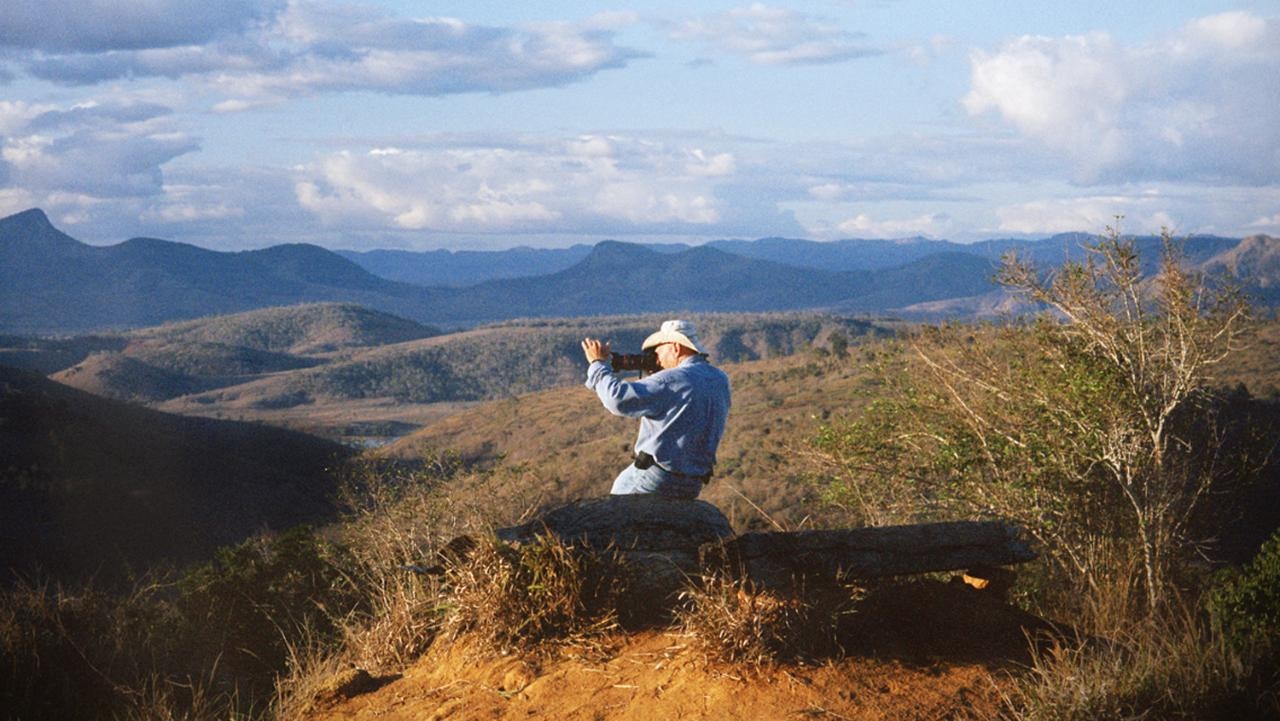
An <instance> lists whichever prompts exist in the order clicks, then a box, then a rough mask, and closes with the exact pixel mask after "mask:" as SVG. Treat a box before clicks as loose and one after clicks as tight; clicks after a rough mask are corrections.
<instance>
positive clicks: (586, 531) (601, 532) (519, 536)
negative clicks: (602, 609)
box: [497, 494, 733, 616]
mask: <svg viewBox="0 0 1280 721" xmlns="http://www.w3.org/2000/svg"><path fill="white" fill-rule="evenodd" d="M547 533H550V534H553V535H555V536H556V537H558V538H560V539H562V540H563V541H565V542H567V543H570V544H572V545H576V546H584V547H588V548H591V549H594V550H596V551H613V552H617V553H618V555H619V556H620V557H621V559H622V561H623V566H624V568H625V578H624V579H623V580H624V584H625V586H626V588H627V595H628V596H629V597H630V598H632V599H634V600H636V601H639V602H642V603H643V604H644V605H646V606H648V607H649V608H647V609H642V610H638V611H637V613H638V615H640V616H645V615H649V613H648V612H655V611H664V610H669V607H670V605H671V604H672V602H674V601H675V600H676V596H677V595H678V594H679V592H680V591H681V590H682V589H683V588H684V587H685V585H686V583H687V579H688V578H689V577H691V576H693V577H696V576H698V575H699V574H700V573H701V566H700V562H699V556H698V549H699V548H700V547H701V546H703V545H704V544H707V543H718V542H720V541H721V540H723V539H726V538H730V537H732V536H733V528H732V527H730V525H729V520H728V519H727V518H725V517H724V514H723V513H721V512H720V509H718V508H716V507H715V506H713V505H712V504H710V503H707V502H706V501H699V500H684V499H677V498H666V497H664V496H654V495H642V494H633V495H620V496H606V497H604V498H593V499H589V500H585V501H578V502H576V503H571V504H569V505H567V506H561V507H559V508H556V509H553V510H551V511H548V512H547V513H545V514H544V515H542V516H541V517H539V518H537V519H535V520H533V521H530V522H528V523H525V524H522V525H519V526H514V527H511V528H501V529H498V531H497V536H498V538H499V539H500V540H503V541H508V542H514V543H528V542H530V541H533V540H534V539H536V538H537V537H538V536H541V535H543V534H547Z"/></svg>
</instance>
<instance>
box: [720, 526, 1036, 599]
mask: <svg viewBox="0 0 1280 721" xmlns="http://www.w3.org/2000/svg"><path fill="white" fill-rule="evenodd" d="M1035 555H1036V554H1035V553H1034V552H1033V551H1032V550H1031V549H1030V547H1028V546H1027V544H1026V543H1025V542H1023V540H1022V539H1021V538H1020V533H1019V531H1018V529H1017V527H1015V526H1012V525H1009V524H1007V523H1002V522H999V521H947V522H943V523H920V524H913V525H907V526H884V527H879V528H853V529H845V530H829V531H791V532H782V533H744V534H742V535H740V536H738V537H736V538H733V539H728V540H722V541H717V542H713V543H708V544H705V545H703V547H702V548H701V550H700V562H701V564H702V565H703V566H704V567H705V568H708V569H715V568H719V569H721V570H722V571H724V572H728V573H730V574H732V575H735V576H740V577H741V576H745V577H746V578H748V579H750V580H751V581H752V582H754V583H755V584H756V585H758V586H763V587H766V588H789V587H793V586H795V585H797V584H799V583H805V582H808V583H812V582H840V581H844V580H848V579H855V578H875V577H880V576H899V575H906V574H912V573H927V572H930V571H954V570H962V569H969V568H979V567H990V566H1008V565H1013V564H1018V563H1024V562H1026V561H1029V560H1031V559H1033V558H1035Z"/></svg>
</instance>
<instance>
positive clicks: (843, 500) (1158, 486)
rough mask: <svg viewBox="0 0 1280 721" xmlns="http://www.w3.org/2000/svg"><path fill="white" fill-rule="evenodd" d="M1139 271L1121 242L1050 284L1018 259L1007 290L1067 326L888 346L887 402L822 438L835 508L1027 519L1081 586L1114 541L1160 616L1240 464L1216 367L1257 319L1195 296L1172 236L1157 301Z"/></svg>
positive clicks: (1223, 301) (1203, 294)
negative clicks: (1197, 532) (1225, 428)
mask: <svg viewBox="0 0 1280 721" xmlns="http://www.w3.org/2000/svg"><path fill="white" fill-rule="evenodd" d="M1139 267H1140V266H1139V262H1138V258H1137V254H1136V251H1135V249H1134V246H1133V244H1132V243H1131V242H1129V241H1126V240H1124V239H1122V238H1121V237H1120V236H1119V234H1118V233H1117V232H1115V231H1112V232H1111V234H1110V235H1109V236H1108V237H1106V238H1103V239H1102V240H1101V241H1099V242H1098V243H1097V244H1095V245H1094V246H1092V247H1090V249H1089V257H1088V259H1087V260H1086V261H1084V262H1069V263H1066V264H1065V265H1063V266H1062V267H1061V268H1060V269H1058V270H1057V271H1056V272H1055V273H1053V274H1052V275H1050V276H1048V277H1046V278H1042V277H1040V276H1039V275H1038V274H1037V273H1036V271H1035V270H1034V269H1033V268H1031V267H1030V266H1028V265H1026V264H1023V263H1021V262H1019V261H1018V260H1017V259H1016V258H1013V257H1011V258H1008V259H1006V263H1005V266H1004V268H1003V270H1002V272H1001V280H1002V282H1004V283H1005V284H1006V285H1009V286H1010V287H1012V288H1014V289H1015V290H1018V291H1020V292H1022V293H1024V294H1025V295H1026V296H1027V297H1028V298H1029V299H1031V300H1033V301H1037V302H1039V303H1042V304H1045V305H1047V306H1049V307H1050V308H1052V309H1053V312H1054V313H1053V315H1048V316H1044V317H1042V318H1041V319H1040V320H1039V321H1037V322H1036V323H1034V324H1031V325H1022V324H1006V325H1002V326H995V327H973V326H957V325H948V326H942V327H937V328H926V329H924V330H922V331H920V332H919V333H917V334H915V335H912V336H909V337H906V338H904V339H903V342H902V343H901V344H898V345H894V346H891V347H890V348H889V351H888V352H886V353H885V354H884V355H883V356H881V357H880V358H879V359H877V360H878V365H877V375H878V377H879V378H880V380H881V387H880V389H879V390H878V391H877V396H876V400H875V402H873V403H871V404H870V405H869V406H868V407H867V410H866V411H865V412H864V413H863V414H862V415H860V416H857V417H854V418H848V419H839V420H837V421H835V422H833V423H830V424H828V425H827V426H825V427H824V428H823V429H822V431H821V432H820V433H819V435H818V438H817V439H816V450H817V451H818V455H819V457H820V458H821V459H822V460H823V461H825V465H826V469H827V470H828V473H827V478H828V479H829V480H828V481H826V482H825V483H824V486H823V488H822V490H823V492H824V494H825V496H826V497H827V498H828V499H829V500H831V501H833V502H835V503H837V504H839V505H841V506H842V507H844V508H847V509H848V510H849V511H850V513H851V515H852V516H853V517H854V518H855V520H858V521H861V522H865V523H889V522H901V521H909V520H918V519H921V518H929V517H936V516H938V515H940V514H948V515H954V514H962V515H966V516H997V517H1003V518H1008V519H1013V520H1016V521H1018V522H1020V523H1021V524H1022V525H1023V526H1024V527H1026V528H1027V530H1028V531H1029V532H1030V533H1031V534H1032V535H1033V536H1035V537H1036V538H1037V539H1038V540H1039V541H1040V542H1041V545H1042V551H1043V553H1044V554H1045V556H1046V557H1047V558H1048V559H1049V561H1050V562H1051V563H1052V564H1054V565H1055V566H1056V567H1057V568H1058V569H1059V570H1060V572H1061V573H1062V574H1063V575H1065V576H1068V577H1074V578H1075V579H1076V581H1077V582H1078V583H1079V584H1080V587H1081V588H1089V587H1095V586H1097V584H1098V582H1099V580H1100V579H1099V574H1101V573H1104V572H1105V569H1103V568H1100V567H1099V565H1098V563H1097V559H1098V557H1099V552H1100V550H1101V549H1102V548H1103V547H1111V546H1114V545H1115V543H1116V542H1117V541H1118V542H1119V543H1120V547H1121V548H1128V549H1131V551H1132V553H1134V554H1136V557H1137V558H1139V559H1140V561H1141V563H1140V566H1141V568H1142V574H1143V576H1144V587H1143V592H1144V593H1145V595H1146V598H1147V600H1148V602H1149V603H1150V604H1151V605H1152V607H1154V605H1155V604H1156V603H1157V602H1158V601H1159V600H1160V599H1161V598H1162V597H1163V596H1164V594H1165V592H1166V587H1167V585H1168V574H1169V569H1170V565H1171V564H1172V563H1173V561H1174V559H1175V557H1176V555H1177V554H1178V553H1179V552H1180V550H1181V549H1182V548H1183V546H1184V543H1185V542H1186V541H1187V540H1188V539H1187V533H1188V531H1189V529H1190V527H1191V525H1192V519H1193V518H1194V517H1195V514H1196V513H1197V512H1198V510H1199V508H1200V505H1201V501H1202V500H1203V499H1204V497H1205V496H1206V495H1207V494H1208V492H1209V489H1210V488H1211V486H1212V485H1213V484H1214V483H1216V482H1219V481H1220V480H1221V479H1220V477H1219V476H1220V475H1221V471H1222V470H1223V469H1225V468H1227V467H1228V465H1229V464H1224V463H1221V460H1222V458H1221V456H1220V455H1218V452H1219V447H1218V446H1217V445H1216V441H1217V435H1218V432H1219V431H1220V428H1218V426H1217V420H1218V419H1217V418H1216V417H1215V415H1214V408H1215V403H1213V402H1210V401H1211V400H1212V396H1211V394H1210V393H1209V390H1208V385H1207V379H1208V374H1207V369H1209V368H1211V367H1212V366H1214V365H1216V364H1218V363H1219V362H1221V361H1222V360H1223V359H1224V358H1225V357H1226V356H1227V354H1228V353H1229V352H1230V351H1232V350H1233V349H1234V348H1235V347H1236V346H1237V345H1238V339H1239V338H1240V336H1241V334H1242V333H1243V330H1244V325H1245V320H1246V309H1245V307H1244V306H1243V304H1242V303H1241V302H1240V300H1239V299H1238V298H1236V297H1234V296H1232V295H1230V294H1229V293H1228V294H1217V295H1215V294H1214V293H1211V292H1208V291H1206V290H1205V289H1204V288H1203V287H1202V286H1200V285H1198V284H1197V282H1196V279H1194V278H1192V277H1191V276H1190V275H1188V274H1187V273H1186V271H1184V270H1183V269H1182V268H1181V266H1180V265H1179V264H1178V256H1177V253H1176V250H1175V249H1174V248H1173V247H1172V244H1171V243H1170V242H1168V238H1167V237H1166V253H1165V257H1164V259H1163V264H1162V266H1161V271H1160V274H1159V275H1158V276H1157V277H1156V278H1155V279H1154V280H1153V282H1152V285H1151V286H1150V287H1151V290H1150V291H1149V290H1148V286H1147V285H1146V284H1145V283H1144V282H1143V279H1142V278H1141V276H1140V271H1139Z"/></svg>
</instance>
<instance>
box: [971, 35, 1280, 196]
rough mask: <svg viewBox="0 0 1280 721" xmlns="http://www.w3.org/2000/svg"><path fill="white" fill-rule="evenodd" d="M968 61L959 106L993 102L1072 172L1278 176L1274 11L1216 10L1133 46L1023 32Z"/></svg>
mask: <svg viewBox="0 0 1280 721" xmlns="http://www.w3.org/2000/svg"><path fill="white" fill-rule="evenodd" d="M971 67H972V78H971V80H972V89H971V90H970V92H969V93H968V95H967V96H966V97H965V98H964V105H965V107H966V108H967V109H968V110H969V112H970V113H972V114H975V115H978V114H982V113H985V112H989V111H994V112H996V113H998V114H999V115H1000V116H1001V117H1003V118H1004V119H1005V120H1006V121H1008V122H1009V123H1010V124H1012V125H1013V126H1014V127H1015V128H1016V129H1017V130H1018V131H1019V132H1020V133H1022V134H1023V135H1025V136H1027V137H1028V138H1031V139H1034V140H1036V141H1038V142H1041V143H1043V144H1045V146H1047V147H1049V148H1051V149H1053V150H1054V151H1056V152H1057V153H1059V154H1060V155H1061V157H1063V158H1064V159H1065V160H1066V161H1067V162H1068V163H1069V164H1070V166H1071V168H1072V171H1073V174H1074V178H1075V180H1076V181H1078V182H1083V183H1096V182H1106V181H1111V180H1136V179H1144V178H1156V179H1159V178H1166V179H1198V180H1202V181H1206V182H1214V183H1224V182H1225V183H1245V184H1264V183H1273V182H1275V181H1276V180H1277V179H1280V123H1276V122H1275V120H1274V118H1275V115H1276V112H1277V110H1280V83H1277V82H1276V80H1275V78H1276V77H1280V21H1276V20H1267V19H1263V18H1259V17H1256V16H1254V15H1251V14H1249V13H1244V12H1232V13H1225V14H1222V15H1217V16H1213V17H1208V18H1202V19H1200V20H1196V21H1194V22H1191V23H1188V24H1187V25H1186V26H1185V27H1183V28H1182V29H1181V30H1180V31H1179V32H1178V33H1175V34H1173V35H1171V36H1169V37H1167V38H1164V39H1162V40H1161V41H1159V42H1156V43H1150V44H1146V45H1135V46H1126V45H1123V44H1121V43H1118V42H1117V41H1116V40H1115V39H1114V38H1112V37H1111V36H1109V35H1107V34H1105V33H1094V34H1090V35H1085V36H1069V37H1063V38H1048V37H1041V36H1023V37H1020V38H1016V39H1014V40H1011V41H1010V42H1008V43H1006V44H1005V45H1004V47H1002V48H1000V49H999V50H998V51H995V52H986V51H976V52H974V53H973V54H972V56H971Z"/></svg>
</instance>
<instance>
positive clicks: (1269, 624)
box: [1207, 531, 1280, 646]
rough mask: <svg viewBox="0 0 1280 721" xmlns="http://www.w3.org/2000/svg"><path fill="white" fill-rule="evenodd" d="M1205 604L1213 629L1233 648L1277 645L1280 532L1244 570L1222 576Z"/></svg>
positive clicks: (1222, 574)
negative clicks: (1260, 644)
mask: <svg viewBox="0 0 1280 721" xmlns="http://www.w3.org/2000/svg"><path fill="white" fill-rule="evenodd" d="M1207 605H1208V608H1209V613H1210V616H1211V617H1212V619H1213V621H1214V627H1215V628H1216V629H1218V630H1219V632H1220V633H1222V634H1223V635H1224V636H1226V638H1227V639H1228V640H1230V641H1231V642H1232V643H1234V644H1235V645H1237V646H1243V645H1248V644H1250V643H1259V642H1260V643H1274V644H1280V531H1277V532H1276V533H1273V534H1272V536H1271V538H1270V539H1268V540H1267V542H1266V543H1264V544H1262V548H1261V549H1260V550H1259V551H1258V555H1257V556H1255V557H1254V558H1253V560H1252V561H1250V562H1249V563H1248V564H1247V565H1246V566H1245V567H1244V568H1242V569H1229V570H1226V571H1223V572H1222V573H1221V575H1220V576H1219V577H1218V578H1217V579H1216V583H1215V584H1214V586H1213V588H1212V589H1211V590H1210V593H1209V598H1208V602H1207Z"/></svg>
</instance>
